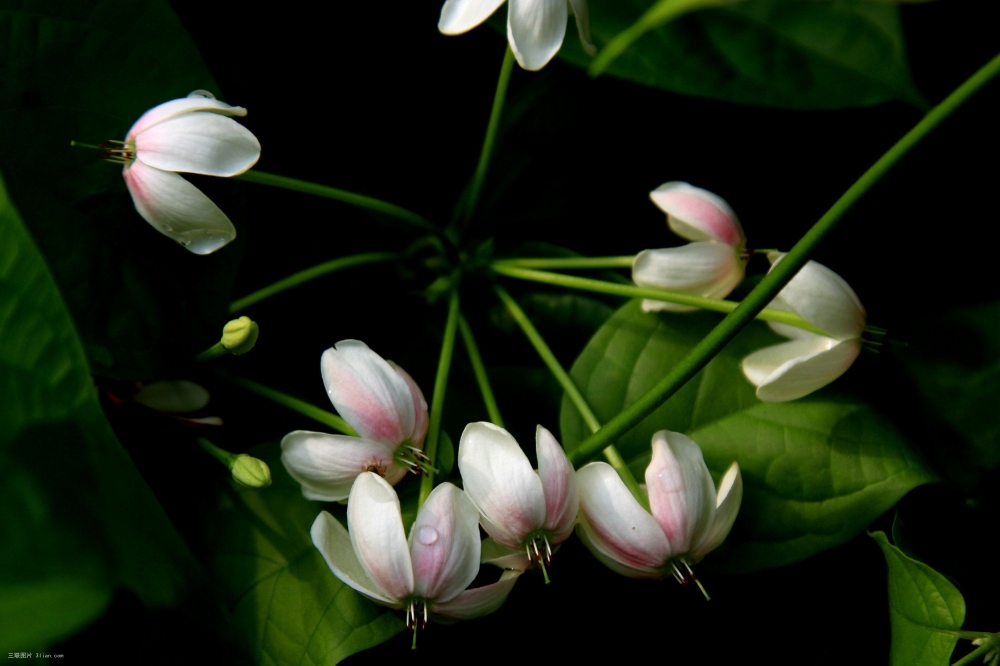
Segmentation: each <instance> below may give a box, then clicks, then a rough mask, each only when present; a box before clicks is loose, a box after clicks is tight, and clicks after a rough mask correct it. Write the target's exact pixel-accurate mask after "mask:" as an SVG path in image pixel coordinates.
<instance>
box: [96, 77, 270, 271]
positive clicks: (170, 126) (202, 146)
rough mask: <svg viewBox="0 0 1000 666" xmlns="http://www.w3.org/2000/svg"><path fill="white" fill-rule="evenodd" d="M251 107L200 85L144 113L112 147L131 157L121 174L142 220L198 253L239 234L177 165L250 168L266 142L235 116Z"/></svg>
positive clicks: (207, 169) (213, 171)
mask: <svg viewBox="0 0 1000 666" xmlns="http://www.w3.org/2000/svg"><path fill="white" fill-rule="evenodd" d="M246 113H247V111H246V109H244V108H243V107H239V106H229V105H228V104H225V103H223V102H220V101H218V100H216V99H215V98H214V97H212V96H211V94H210V93H207V92H205V91H202V90H198V91H195V92H193V93H191V95H189V96H188V97H185V98H182V99H174V100H171V101H169V102H164V103H163V104H160V105H159V106H156V107H153V108H152V109H150V110H149V111H147V112H146V113H144V114H143V115H142V116H141V117H140V118H139V120H137V121H136V122H135V124H134V125H132V128H131V129H130V130H129V131H128V134H127V135H126V136H125V141H124V142H123V143H122V142H118V143H121V147H119V148H115V149H113V150H111V151H109V152H110V153H111V155H112V158H113V159H114V160H115V161H119V162H123V163H124V164H125V167H124V169H122V175H123V176H124V178H125V184H126V185H127V186H128V191H129V193H130V194H131V195H132V201H133V203H135V209H136V210H137V211H138V212H139V214H140V215H141V216H142V217H143V219H145V220H146V221H147V222H149V223H150V224H151V225H153V227H154V228H155V229H156V230H157V231H159V232H160V233H162V234H163V235H165V236H169V237H170V238H172V239H174V240H175V241H177V242H178V243H180V244H181V245H183V246H184V247H186V248H187V249H188V250H190V251H191V252H194V253H195V254H210V253H212V252H215V251H216V250H218V249H219V248H220V247H222V246H224V245H225V244H227V243H229V242H230V241H231V240H233V239H234V238H236V229H235V228H234V227H233V223H232V222H230V221H229V218H228V217H226V214H225V213H223V212H222V211H221V210H219V207H218V206H216V205H215V204H214V203H212V200H211V199H209V198H208V197H207V196H205V195H204V194H203V193H202V191H201V190H199V189H198V188H197V187H195V186H194V185H192V184H191V183H189V182H188V181H186V180H185V179H184V178H183V177H181V176H179V175H177V173H176V172H178V171H180V172H185V173H196V174H203V175H208V176H236V175H239V174H241V173H243V172H244V171H246V170H247V169H249V168H250V167H252V166H253V165H254V164H255V163H256V162H257V159H258V158H259V157H260V143H259V142H258V141H257V138H256V137H255V136H254V135H253V134H252V133H251V132H250V130H248V129H246V128H245V127H243V126H242V125H240V124H239V123H237V122H236V121H235V120H232V118H231V117H230V116H245V115H246Z"/></svg>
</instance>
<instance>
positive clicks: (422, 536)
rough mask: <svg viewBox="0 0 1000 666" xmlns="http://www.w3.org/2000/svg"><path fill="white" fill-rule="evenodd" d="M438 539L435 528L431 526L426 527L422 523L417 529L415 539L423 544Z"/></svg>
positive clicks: (432, 542)
mask: <svg viewBox="0 0 1000 666" xmlns="http://www.w3.org/2000/svg"><path fill="white" fill-rule="evenodd" d="M437 540H438V533H437V530H436V529H434V528H433V527H427V526H426V525H424V526H423V527H421V528H420V529H419V530H417V541H419V542H420V543H422V544H423V545H425V546H430V545H433V544H434V542H435V541H437Z"/></svg>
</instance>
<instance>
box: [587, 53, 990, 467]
mask: <svg viewBox="0 0 1000 666" xmlns="http://www.w3.org/2000/svg"><path fill="white" fill-rule="evenodd" d="M997 73H1000V55H997V56H995V57H994V58H993V59H992V60H991V61H990V62H989V63H987V64H986V65H985V66H984V67H983V68H982V69H980V70H979V71H977V72H976V73H975V74H973V75H972V77H970V78H969V79H968V80H967V81H966V82H965V83H963V84H962V85H961V86H959V87H958V88H957V89H956V90H955V91H954V92H953V93H951V94H950V95H948V97H946V98H945V99H944V100H943V101H942V102H941V103H940V104H938V105H937V106H935V107H934V108H933V109H931V111H930V112H929V113H928V114H927V115H926V116H925V117H924V119H923V120H921V121H920V122H919V123H917V125H916V126H915V127H914V128H913V129H911V130H910V131H909V132H907V133H906V135H905V136H904V137H903V138H902V139H900V140H899V141H897V142H896V144H895V145H893V146H892V147H891V148H890V149H889V150H888V151H887V152H886V153H885V154H884V155H883V156H882V157H881V158H879V160H878V161H877V162H875V164H873V165H872V166H871V167H870V168H869V169H868V170H867V171H865V173H864V174H862V175H861V177H860V178H859V179H858V180H857V181H856V182H855V183H854V184H853V185H851V187H850V188H849V189H848V190H847V192H845V193H844V194H843V195H842V196H841V197H840V198H839V199H837V201H836V202H834V204H833V206H831V207H830V209H829V210H828V211H827V212H826V213H825V214H824V215H823V217H821V218H820V219H819V221H818V222H816V224H814V225H813V226H812V228H811V229H810V230H809V231H807V232H806V234H805V235H804V236H803V237H802V238H801V239H800V240H799V242H798V243H796V244H795V247H793V248H792V249H791V250H790V251H789V252H788V254H786V255H785V258H784V259H782V260H781V262H780V263H778V264H777V265H776V266H775V267H774V268H772V269H771V271H770V272H769V273H768V274H767V275H766V276H764V279H763V280H761V281H760V283H759V284H758V285H757V286H756V287H754V289H753V290H752V291H751V292H750V293H749V294H748V295H747V297H746V298H744V299H743V301H742V302H741V303H740V304H739V305H738V306H737V307H736V309H735V310H733V311H732V312H731V313H729V314H728V315H726V317H725V319H723V320H722V321H721V322H719V325H718V326H716V327H715V328H714V329H712V331H711V332H710V333H709V334H708V335H707V336H705V338H704V339H703V340H702V341H701V342H699V343H698V344H697V345H695V347H694V349H692V350H691V351H690V352H689V353H688V355H687V356H685V357H684V358H683V359H682V360H681V361H680V362H679V363H677V364H676V365H675V366H674V367H673V368H671V369H670V372H668V373H667V374H666V376H664V377H663V379H661V380H660V381H659V382H658V383H657V384H656V385H655V386H654V387H653V388H651V389H650V390H649V391H647V392H646V394H645V395H643V396H642V397H640V398H639V399H638V400H636V401H635V402H634V403H632V404H631V405H629V406H628V407H627V408H626V409H624V410H623V411H622V412H621V413H619V414H618V415H617V416H615V417H614V418H613V419H611V420H610V421H609V422H608V423H607V424H606V425H605V426H604V427H603V428H601V430H600V431H599V432H597V433H595V434H594V435H592V436H590V437H588V438H587V439H586V440H585V441H583V442H581V444H580V445H579V446H578V447H577V448H575V449H574V450H573V452H572V453H571V454H570V460H571V461H573V464H574V465H580V464H582V463H583V462H585V461H587V460H589V459H591V458H592V457H594V456H596V455H597V454H598V453H599V452H600V451H601V450H603V449H604V448H605V447H606V446H607V443H608V442H611V441H614V440H616V439H618V438H619V437H621V436H622V435H624V434H625V433H626V432H628V431H629V430H631V429H632V428H633V427H635V426H636V425H637V424H638V423H640V422H641V421H642V420H643V419H644V418H646V417H647V416H649V415H650V414H652V413H653V411H654V410H655V409H656V408H658V407H659V406H660V405H662V404H663V403H664V402H665V401H666V400H668V399H669V398H670V397H671V396H672V395H673V394H674V393H676V392H677V391H678V390H680V388H681V387H682V386H684V385H685V384H686V383H687V382H688V381H689V380H690V379H691V378H693V377H694V376H695V375H696V374H698V372H699V371H700V370H701V369H702V368H704V367H705V366H706V365H707V364H708V362H709V361H711V360H712V358H714V357H715V355H716V354H718V353H719V352H720V351H722V348H723V347H725V346H726V345H727V344H728V343H729V341H730V340H732V339H733V338H734V337H736V335H737V334H738V333H739V332H740V331H741V330H743V328H745V327H746V326H747V325H748V324H749V323H750V322H751V321H753V319H754V317H756V316H757V315H758V314H760V313H761V312H762V311H763V310H764V308H765V306H766V305H767V304H768V303H770V302H771V300H772V299H773V298H774V297H775V296H777V295H778V292H779V291H781V289H782V288H783V287H784V286H785V285H786V284H788V281H789V280H791V279H792V278H793V277H794V276H795V274H796V273H798V271H799V269H800V268H802V266H804V265H805V263H806V261H808V259H809V255H810V254H811V253H812V251H813V250H814V249H815V248H816V246H817V245H819V243H820V241H822V240H823V239H824V238H825V237H826V235H827V234H829V233H830V232H831V231H833V229H834V228H835V227H836V226H837V223H838V222H839V221H840V220H841V218H843V216H844V214H845V213H847V211H848V210H850V208H851V207H852V206H853V205H854V204H855V203H856V202H857V201H858V200H859V199H860V198H861V197H862V196H863V195H864V194H865V193H866V192H868V190H870V189H871V188H872V187H873V186H874V185H875V183H877V182H878V181H879V180H880V179H881V178H882V176H884V175H885V174H886V173H888V172H889V170H890V169H892V167H893V166H895V165H896V163H897V162H899V160H900V159H902V157H903V156H904V155H905V154H906V153H907V152H909V150H910V149H911V148H913V146H915V145H917V143H919V142H920V140H921V139H923V138H924V137H925V136H927V134H929V133H930V132H931V130H933V129H934V128H935V127H937V126H938V125H939V124H940V123H941V121H943V120H944V119H945V118H947V117H948V116H949V115H951V113H952V112H954V111H955V110H956V109H957V108H959V107H960V106H961V105H962V104H963V103H965V101H967V100H968V99H969V98H970V97H972V95H973V94H974V93H975V92H976V91H978V90H979V89H980V88H981V87H982V86H983V85H985V84H986V82H987V81H989V80H990V79H992V78H993V77H994V76H996V75H997Z"/></svg>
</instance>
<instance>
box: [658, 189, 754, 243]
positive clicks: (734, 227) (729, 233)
mask: <svg viewBox="0 0 1000 666" xmlns="http://www.w3.org/2000/svg"><path fill="white" fill-rule="evenodd" d="M649 198H650V199H652V200H653V203H655V204H656V205H657V207H659V209H660V210H662V211H663V212H664V213H666V214H667V223H668V224H669V225H670V229H671V230H672V231H673V232H674V233H675V234H677V235H678V236H680V237H681V238H686V239H687V240H691V241H705V240H714V241H718V242H720V243H724V244H726V245H731V246H733V247H734V248H735V247H739V248H742V247H743V246H744V245H746V241H747V239H746V236H744V234H743V227H742V226H740V221H739V219H737V217H736V213H734V212H733V209H732V208H730V207H729V204H727V203H726V202H725V200H724V199H723V198H722V197H720V196H718V195H715V194H712V193H711V192H709V191H708V190H703V189H701V188H700V187H693V186H692V185H689V184H687V183H683V182H680V181H673V182H670V183H664V184H663V185H660V186H659V187H658V188H656V189H655V190H653V191H652V192H650V193H649Z"/></svg>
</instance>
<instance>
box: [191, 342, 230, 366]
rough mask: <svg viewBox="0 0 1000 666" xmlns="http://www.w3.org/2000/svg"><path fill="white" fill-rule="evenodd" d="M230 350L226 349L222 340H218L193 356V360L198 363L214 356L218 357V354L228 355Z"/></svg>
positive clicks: (209, 359)
mask: <svg viewBox="0 0 1000 666" xmlns="http://www.w3.org/2000/svg"><path fill="white" fill-rule="evenodd" d="M229 354H230V351H229V350H228V349H226V346H225V345H224V344H222V340H219V341H218V342H216V343H215V344H214V345H212V346H211V347H209V348H208V349H206V350H205V351H203V352H201V353H200V354H198V355H197V356H195V357H194V360H196V361H198V362H199V363H204V362H205V361H211V360H212V359H214V358H219V357H220V356H228V355H229Z"/></svg>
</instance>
